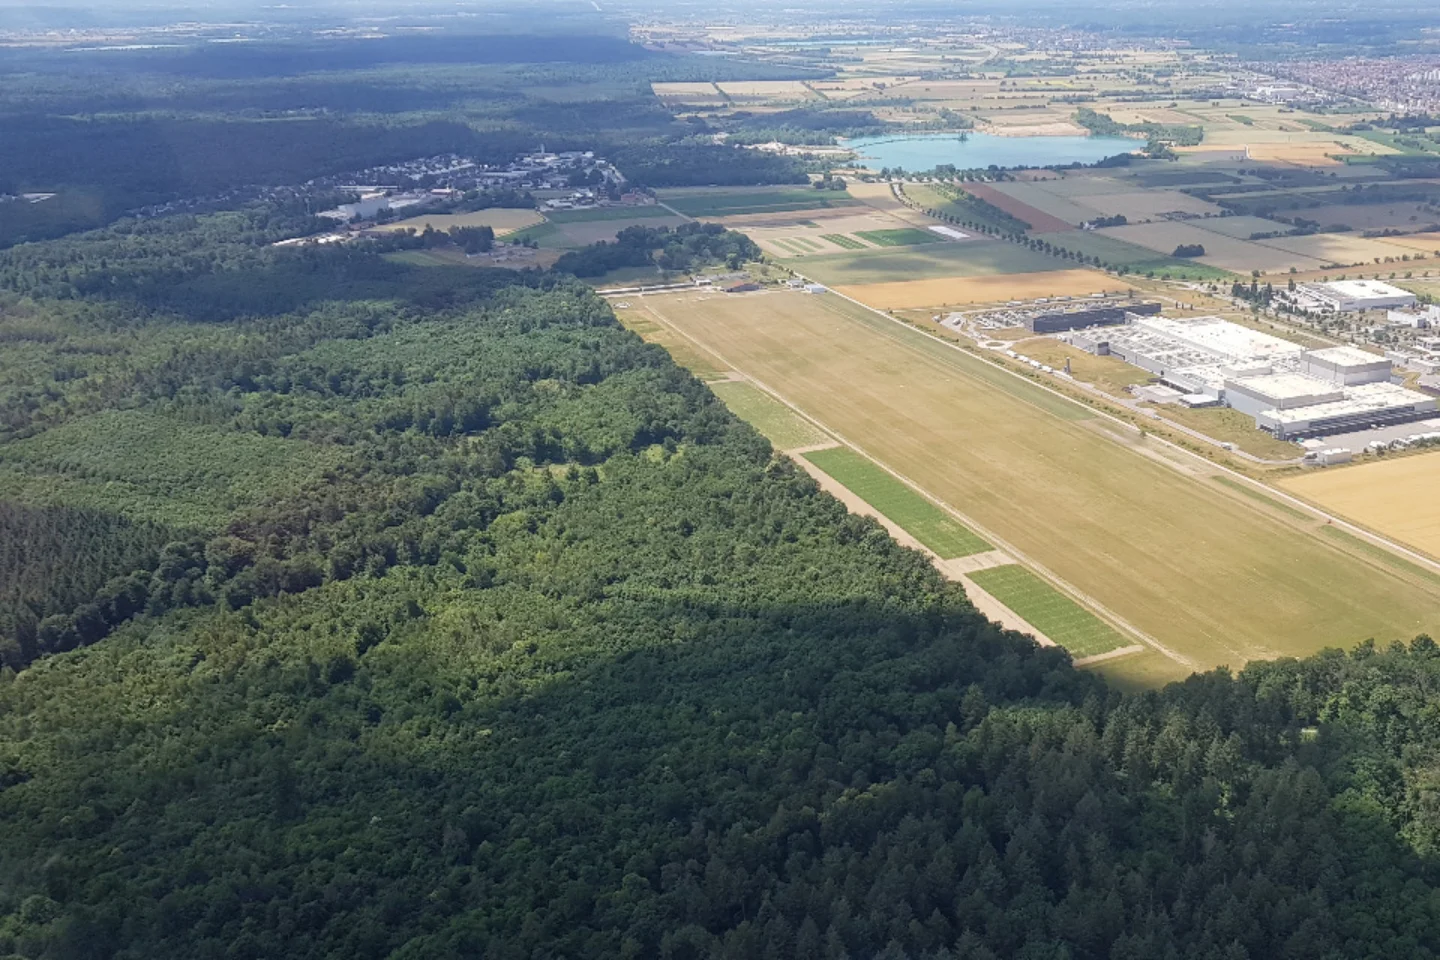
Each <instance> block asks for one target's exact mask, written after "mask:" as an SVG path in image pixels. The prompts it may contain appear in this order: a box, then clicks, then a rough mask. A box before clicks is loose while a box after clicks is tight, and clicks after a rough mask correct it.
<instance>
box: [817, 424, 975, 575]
mask: <svg viewBox="0 0 1440 960" xmlns="http://www.w3.org/2000/svg"><path fill="white" fill-rule="evenodd" d="M805 459H806V460H809V461H810V462H811V463H813V464H815V466H817V467H819V468H820V469H821V470H824V471H825V472H826V473H828V474H829V475H830V476H832V477H834V478H835V480H836V481H838V482H839V483H841V484H843V485H844V486H845V487H846V488H847V489H849V490H850V492H851V493H854V494H855V495H856V496H858V497H860V498H861V499H862V500H864V501H865V502H866V503H868V504H870V506H872V507H874V508H875V509H876V510H878V511H880V512H881V513H882V514H884V515H885V516H886V517H888V518H889V519H890V520H891V521H893V522H894V523H896V524H899V525H900V527H901V528H903V529H904V530H905V532H907V533H909V534H910V535H911V536H912V537H914V538H915V539H916V540H919V541H920V542H921V543H923V544H925V546H926V547H928V548H929V549H930V550H932V551H934V552H935V554H936V555H937V556H939V557H941V558H943V559H946V560H949V559H953V558H955V557H968V556H970V555H971V554H975V553H984V552H985V551H987V550H989V549H990V544H988V543H986V542H985V541H984V540H982V539H980V537H978V536H976V535H975V534H974V533H973V532H972V531H970V530H969V529H968V528H966V527H965V526H963V525H962V524H961V523H959V522H958V521H957V520H955V518H954V517H952V516H950V515H949V514H948V513H946V512H945V511H944V510H941V509H940V508H939V507H937V506H936V505H935V504H933V503H931V502H930V501H929V500H926V499H925V498H924V497H922V496H920V494H918V493H916V492H915V491H914V490H911V489H910V488H909V487H907V486H905V484H903V483H901V482H900V481H899V480H897V479H895V477H893V476H891V475H890V474H889V473H886V472H885V471H884V470H882V469H881V468H880V467H878V466H876V465H875V464H874V463H872V462H871V461H870V460H867V459H866V458H865V457H863V456H861V455H860V454H858V453H856V452H855V451H854V450H850V449H848V448H846V447H836V448H834V449H832V450H816V451H813V452H811V453H807V454H805Z"/></svg>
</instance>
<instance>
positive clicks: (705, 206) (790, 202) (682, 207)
mask: <svg viewBox="0 0 1440 960" xmlns="http://www.w3.org/2000/svg"><path fill="white" fill-rule="evenodd" d="M660 199H661V201H662V202H664V203H665V204H666V205H667V206H669V207H671V208H672V209H675V210H678V211H680V212H681V213H683V214H685V215H686V216H690V217H734V216H739V215H741V214H747V213H789V212H790V211H792V210H828V209H830V208H832V207H849V206H855V205H857V204H858V203H859V201H858V200H855V199H854V198H853V197H851V196H850V195H849V194H847V193H842V192H840V191H838V190H807V189H805V188H803V187H795V188H793V189H788V190H710V191H705V192H702V193H689V192H687V193H683V194H674V195H672V194H666V193H662V194H661V195H660Z"/></svg>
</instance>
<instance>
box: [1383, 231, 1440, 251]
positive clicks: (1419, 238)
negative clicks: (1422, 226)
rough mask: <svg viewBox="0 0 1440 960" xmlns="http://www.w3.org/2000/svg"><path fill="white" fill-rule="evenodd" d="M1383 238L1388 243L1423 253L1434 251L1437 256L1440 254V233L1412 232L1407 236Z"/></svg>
mask: <svg viewBox="0 0 1440 960" xmlns="http://www.w3.org/2000/svg"><path fill="white" fill-rule="evenodd" d="M1383 239H1384V241H1385V242H1386V243H1393V244H1395V245H1396V246H1400V247H1405V248H1407V249H1408V250H1419V251H1420V252H1421V253H1431V252H1433V253H1434V254H1435V255H1436V256H1440V233H1412V234H1410V235H1409V236H1406V237H1384V238H1383Z"/></svg>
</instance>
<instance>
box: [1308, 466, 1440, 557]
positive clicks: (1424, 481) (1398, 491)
mask: <svg viewBox="0 0 1440 960" xmlns="http://www.w3.org/2000/svg"><path fill="white" fill-rule="evenodd" d="M1280 486H1281V487H1283V488H1285V489H1286V490H1288V491H1289V492H1291V493H1293V494H1296V495H1297V496H1301V497H1304V498H1305V499H1306V500H1309V501H1311V502H1312V503H1316V504H1319V505H1320V506H1321V507H1323V508H1325V509H1326V510H1329V511H1331V512H1333V513H1337V514H1339V515H1340V516H1342V517H1347V518H1349V519H1351V520H1354V521H1355V522H1356V523H1358V524H1360V525H1361V526H1363V527H1367V528H1369V529H1370V530H1373V531H1375V532H1376V533H1379V534H1383V535H1384V536H1387V537H1390V538H1392V539H1395V540H1399V541H1400V542H1402V543H1405V544H1408V545H1410V546H1412V547H1414V548H1415V549H1417V550H1421V551H1424V552H1425V553H1427V554H1429V555H1430V556H1432V557H1440V498H1437V497H1436V496H1435V491H1436V489H1437V488H1440V453H1422V454H1415V455H1413V456H1407V457H1397V458H1395V459H1393V460H1381V461H1379V462H1377V463H1362V464H1356V465H1353V466H1347V467H1341V468H1339V469H1329V470H1318V471H1315V472H1312V473H1306V474H1303V475H1301V476H1298V477H1292V478H1290V479H1288V480H1283V481H1281V483H1280Z"/></svg>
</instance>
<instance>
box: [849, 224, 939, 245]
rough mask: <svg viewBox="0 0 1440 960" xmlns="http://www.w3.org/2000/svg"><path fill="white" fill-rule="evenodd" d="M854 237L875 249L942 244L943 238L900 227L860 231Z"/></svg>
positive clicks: (924, 231) (935, 234) (913, 228)
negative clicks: (872, 245)
mask: <svg viewBox="0 0 1440 960" xmlns="http://www.w3.org/2000/svg"><path fill="white" fill-rule="evenodd" d="M855 236H857V237H859V238H860V239H861V240H869V241H870V242H871V243H873V244H875V246H877V247H918V246H920V245H921V244H925V243H944V242H945V238H944V237H942V236H940V235H939V234H938V233H931V232H930V231H929V230H921V229H920V228H918V227H900V228H898V229H895V230H860V231H857V232H856V234H855Z"/></svg>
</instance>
